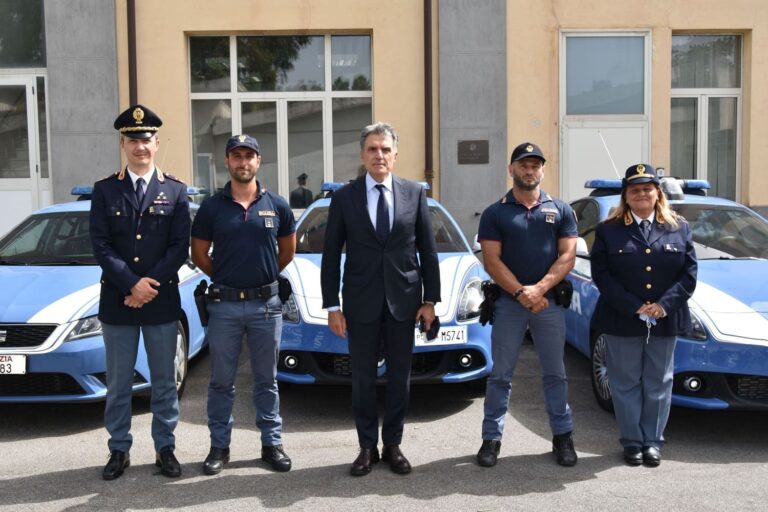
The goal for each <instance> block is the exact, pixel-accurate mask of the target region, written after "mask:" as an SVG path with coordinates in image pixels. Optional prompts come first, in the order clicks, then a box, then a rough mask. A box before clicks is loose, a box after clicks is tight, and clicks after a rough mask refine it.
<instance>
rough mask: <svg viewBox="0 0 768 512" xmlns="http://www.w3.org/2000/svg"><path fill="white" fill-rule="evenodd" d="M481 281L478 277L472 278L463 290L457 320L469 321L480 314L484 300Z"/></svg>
mask: <svg viewBox="0 0 768 512" xmlns="http://www.w3.org/2000/svg"><path fill="white" fill-rule="evenodd" d="M481 282H482V281H480V279H478V278H472V279H471V280H470V281H469V282H468V283H467V284H466V286H465V287H464V291H463V292H461V298H460V299H459V310H458V311H457V312H456V320H458V321H459V322H467V321H469V320H472V319H473V318H477V317H479V316H480V303H481V302H483V292H482V290H480V283H481Z"/></svg>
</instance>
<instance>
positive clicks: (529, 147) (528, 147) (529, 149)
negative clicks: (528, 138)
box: [525, 144, 533, 153]
mask: <svg viewBox="0 0 768 512" xmlns="http://www.w3.org/2000/svg"><path fill="white" fill-rule="evenodd" d="M525 150H526V151H527V152H528V153H530V152H531V151H533V146H531V145H530V144H528V145H527V146H525Z"/></svg>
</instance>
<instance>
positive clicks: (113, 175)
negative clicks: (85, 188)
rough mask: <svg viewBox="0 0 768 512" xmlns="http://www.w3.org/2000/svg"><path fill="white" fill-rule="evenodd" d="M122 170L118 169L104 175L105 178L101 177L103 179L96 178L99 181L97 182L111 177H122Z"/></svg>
mask: <svg viewBox="0 0 768 512" xmlns="http://www.w3.org/2000/svg"><path fill="white" fill-rule="evenodd" d="M121 172H122V171H119V170H118V171H115V172H113V173H112V174H108V175H106V176H104V177H103V178H101V179H98V180H96V181H97V182H99V181H104V180H108V179H110V178H119V177H120V173H121Z"/></svg>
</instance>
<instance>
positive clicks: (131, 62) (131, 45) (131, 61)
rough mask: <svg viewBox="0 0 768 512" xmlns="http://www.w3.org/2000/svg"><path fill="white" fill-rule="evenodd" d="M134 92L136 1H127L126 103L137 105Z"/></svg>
mask: <svg viewBox="0 0 768 512" xmlns="http://www.w3.org/2000/svg"><path fill="white" fill-rule="evenodd" d="M137 96H138V94H137V92H136V0H128V98H129V99H128V101H129V103H130V104H131V105H135V104H136V103H138V98H137Z"/></svg>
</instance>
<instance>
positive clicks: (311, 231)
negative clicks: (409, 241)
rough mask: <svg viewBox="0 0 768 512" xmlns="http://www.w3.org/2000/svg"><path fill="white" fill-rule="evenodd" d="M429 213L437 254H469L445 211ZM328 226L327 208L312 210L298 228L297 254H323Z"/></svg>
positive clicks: (462, 239)
mask: <svg viewBox="0 0 768 512" xmlns="http://www.w3.org/2000/svg"><path fill="white" fill-rule="evenodd" d="M429 213H430V215H431V217H432V231H433V232H434V233H435V242H436V243H437V252H469V247H468V246H467V243H466V242H465V241H464V238H463V237H462V235H461V233H460V232H459V230H458V229H457V228H456V227H455V225H454V224H453V222H452V221H451V219H450V218H449V217H448V214H447V213H445V211H443V210H442V209H440V208H438V207H435V206H430V207H429ZM327 224H328V207H327V206H318V207H316V208H313V209H312V210H310V211H309V212H308V213H307V214H306V215H305V216H304V217H303V218H302V219H301V221H300V222H299V225H298V227H297V228H296V253H298V254H319V253H322V252H323V243H324V242H325V228H326V225H327Z"/></svg>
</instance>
